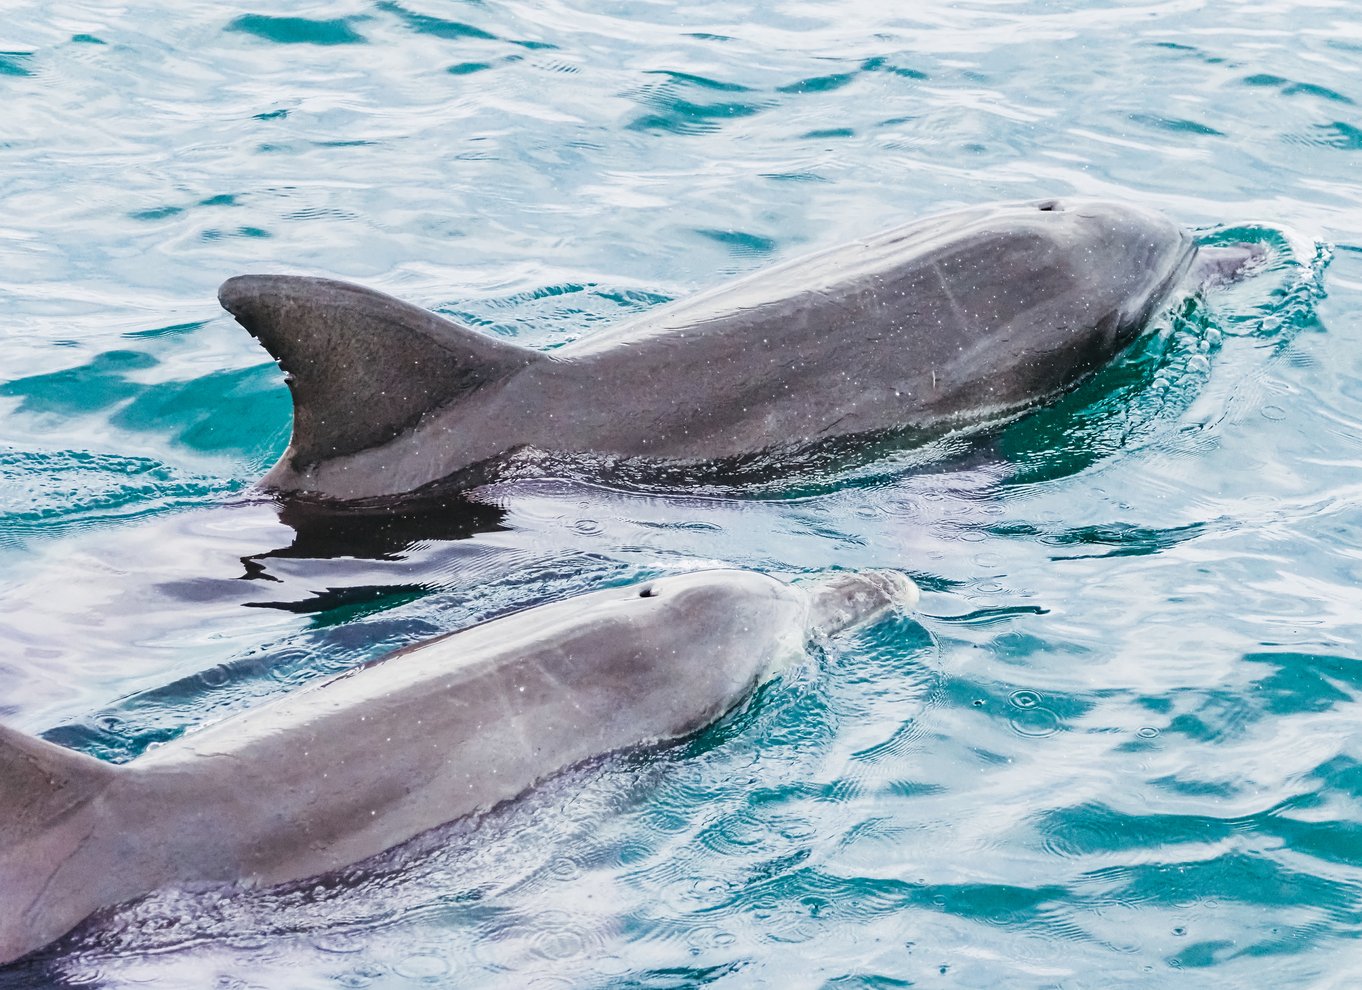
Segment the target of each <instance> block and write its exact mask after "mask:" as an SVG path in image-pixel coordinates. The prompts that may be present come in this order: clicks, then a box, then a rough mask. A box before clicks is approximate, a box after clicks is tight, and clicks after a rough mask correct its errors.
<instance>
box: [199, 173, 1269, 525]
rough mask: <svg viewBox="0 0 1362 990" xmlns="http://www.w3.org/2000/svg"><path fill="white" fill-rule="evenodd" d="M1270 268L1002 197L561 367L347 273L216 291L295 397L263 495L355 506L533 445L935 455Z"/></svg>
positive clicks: (1139, 219)
mask: <svg viewBox="0 0 1362 990" xmlns="http://www.w3.org/2000/svg"><path fill="white" fill-rule="evenodd" d="M1261 256H1262V251H1261V250H1259V249H1257V248H1255V247H1253V246H1249V245H1236V246H1229V247H1221V248H1210V249H1206V248H1202V249H1198V247H1197V245H1196V244H1195V242H1194V241H1193V240H1192V238H1191V237H1190V236H1189V235H1188V234H1187V232H1186V231H1184V230H1183V229H1182V228H1181V227H1179V226H1178V225H1177V224H1176V223H1174V222H1173V221H1172V220H1170V219H1169V218H1167V217H1166V216H1164V215H1162V214H1160V213H1157V212H1155V211H1152V210H1148V209H1145V208H1142V207H1139V206H1133V205H1127V204H1120V203H1109V202H1100V201H1092V200H1074V201H1067V200H1053V199H1052V200H1045V201H1041V202H1033V203H1010V204H990V205H984V206H977V207H972V208H969V209H965V210H959V211H956V212H953V213H946V214H942V215H939V216H935V217H929V218H926V219H922V220H916V221H913V222H911V223H908V224H905V225H903V226H900V227H896V228H893V229H891V230H887V231H884V232H882V233H880V234H877V235H875V236H873V237H869V238H865V239H862V240H859V241H857V242H855V243H854V244H851V245H846V246H844V247H838V248H831V249H828V250H824V251H820V252H818V253H816V254H811V255H808V256H806V257H803V258H799V259H795V260H793V261H789V262H787V263H785V264H782V265H777V266H775V267H773V268H770V269H767V270H765V271H759V272H757V273H755V274H753V275H750V276H747V277H745V278H741V279H738V280H737V281H734V282H731V283H729V284H727V285H723V286H720V287H718V288H716V289H713V290H711V291H708V292H704V293H701V294H699V295H697V296H695V297H693V298H690V299H684V300H681V301H678V302H674V303H670V304H668V305H664V306H659V307H657V308H656V309H653V310H650V311H648V312H646V313H643V314H641V315H640V316H638V317H636V318H633V319H630V320H627V321H625V322H623V323H621V324H619V325H617V326H615V327H612V328H610V329H607V330H605V331H602V332H600V333H595V334H592V335H591V336H589V337H584V338H581V339H579V340H576V341H574V342H572V343H570V344H568V345H566V346H564V347H560V348H556V349H554V350H553V351H551V352H541V351H536V350H533V349H530V348H526V347H521V346H518V345H516V344H513V343H510V342H507V341H504V340H499V339H494V338H492V337H490V336H487V335H485V334H482V333H479V332H477V331H474V330H470V329H468V328H466V327H463V326H460V325H458V324H457V323H454V322H452V321H450V320H446V319H444V318H442V317H440V316H437V315H435V314H433V313H431V312H428V311H427V310H424V309H422V308H420V307H418V306H413V305H410V304H408V303H405V302H402V301H400V300H398V299H395V298H393V297H391V296H388V295H385V294H383V293H381V292H377V291H374V290H372V289H367V288H364V287H362V286H358V285H352V284H349V283H345V282H338V281H332V280H329V279H322V278H311V277H305V276H297V275H240V276H237V277H235V278H231V279H228V280H227V281H226V282H225V283H223V285H222V287H221V289H220V290H219V293H218V298H219V299H220V300H221V302H222V305H223V306H224V307H225V308H226V309H227V310H228V311H229V312H231V313H232V315H233V316H235V317H236V319H237V320H238V321H239V322H240V323H241V324H242V326H244V327H245V328H246V329H247V330H248V331H249V332H250V333H252V334H253V335H254V336H255V337H256V338H257V339H259V341H260V342H261V344H262V345H264V347H265V349H266V350H268V351H269V352H270V354H271V355H272V356H273V357H274V358H275V359H276V360H277V361H278V363H279V365H280V367H281V368H283V370H284V371H285V373H286V380H287V382H288V386H289V389H290V391H291V392H292V396H293V407H294V417H293V433H292V438H291V441H290V443H289V446H288V449H287V450H286V451H285V452H284V454H283V456H282V457H281V458H280V459H279V461H278V463H276V464H275V465H274V467H273V468H272V469H271V470H270V471H269V472H268V473H267V474H266V475H265V477H264V479H263V480H262V485H263V486H264V487H265V488H267V489H271V490H274V491H277V492H282V493H290V494H306V495H311V496H317V497H321V498H324V499H331V500H338V501H356V500H366V499H369V500H372V499H382V498H385V497H391V496H405V495H408V494H409V493H412V492H417V491H420V490H423V489H425V488H427V487H428V486H431V485H435V484H439V483H442V482H443V483H445V484H447V485H450V486H452V487H453V488H454V489H456V490H457V489H458V488H460V487H464V488H466V487H470V486H472V485H474V484H478V483H482V482H483V481H486V480H488V479H489V478H490V477H495V476H496V474H497V472H498V470H499V466H500V465H504V464H505V462H506V461H507V459H508V458H510V457H511V456H512V455H514V454H515V453H516V452H518V451H539V452H543V453H545V454H547V455H549V456H550V457H563V458H567V459H572V458H577V459H586V460H588V461H589V460H591V459H593V458H594V459H596V460H600V459H605V460H607V461H610V462H624V463H630V464H639V465H641V466H642V468H643V469H644V470H645V471H646V470H648V468H649V466H653V467H656V468H659V469H663V468H667V467H669V466H670V468H671V469H674V468H675V467H677V466H683V467H693V468H694V469H695V470H702V469H703V470H709V471H713V472H717V473H718V475H719V476H720V477H722V476H723V472H724V471H726V470H729V468H728V467H727V466H728V465H733V464H742V463H748V462H750V460H751V459H752V458H753V456H754V455H755V456H760V455H763V454H764V453H765V454H769V455H770V456H769V457H768V460H769V461H770V462H771V463H770V464H769V465H767V466H768V467H770V468H771V469H772V470H773V471H775V472H776V473H777V474H778V473H779V472H780V470H781V468H782V464H783V463H786V462H785V461H782V458H784V457H785V455H787V454H789V453H791V452H798V451H799V450H801V448H803V447H808V446H812V445H815V444H819V443H827V442H829V441H843V440H851V441H855V440H856V438H857V437H862V436H883V435H894V434H902V435H904V436H910V437H914V438H930V437H931V436H933V435H941V434H942V433H945V432H947V431H948V430H951V429H955V428H958V427H960V426H961V425H964V424H970V423H977V422H980V421H983V420H985V419H987V418H989V417H995V416H999V415H1006V414H1011V413H1014V412H1017V411H1020V410H1022V409H1025V408H1027V407H1028V406H1032V405H1035V404H1036V403H1039V402H1042V401H1044V400H1046V399H1048V398H1051V397H1052V396H1055V395H1057V394H1059V393H1061V392H1063V391H1065V390H1066V389H1068V388H1071V387H1072V386H1074V385H1076V384H1077V383H1078V382H1079V381H1081V380H1082V379H1084V378H1085V377H1087V376H1088V375H1089V374H1091V373H1092V372H1093V371H1095V370H1096V369H1097V368H1098V367H1100V366H1101V365H1102V364H1103V363H1105V362H1107V361H1110V360H1111V359H1112V358H1113V357H1114V356H1115V355H1116V354H1117V353H1119V352H1120V351H1121V350H1122V349H1123V348H1124V347H1126V346H1127V345H1128V344H1130V343H1131V342H1132V341H1133V340H1134V339H1135V338H1136V337H1137V336H1138V335H1139V333H1140V332H1141V330H1142V329H1143V328H1144V327H1145V325H1146V324H1147V323H1148V321H1149V320H1150V318H1151V317H1152V316H1153V315H1154V314H1156V313H1157V312H1158V311H1159V310H1160V309H1161V308H1162V307H1164V306H1165V305H1167V304H1168V303H1169V302H1170V301H1171V300H1172V299H1173V298H1174V296H1175V295H1176V294H1177V293H1178V292H1179V291H1180V290H1182V289H1184V288H1186V287H1189V286H1190V287H1195V286H1196V285H1198V284H1203V283H1214V282H1221V281H1226V280H1228V279H1231V278H1234V277H1237V276H1238V275H1239V274H1240V273H1241V272H1244V271H1245V270H1247V269H1251V268H1252V267H1253V263H1254V262H1255V260H1256V259H1258V258H1260V257H1261ZM758 341H760V342H761V343H762V346H760V347H758V346H755V344H756V342H758ZM847 382H855V383H857V386H856V387H855V388H847V387H846V383H847ZM787 460H788V464H789V465H797V464H799V463H801V459H800V458H798V457H791V458H788V459H787Z"/></svg>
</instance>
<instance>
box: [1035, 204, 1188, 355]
mask: <svg viewBox="0 0 1362 990" xmlns="http://www.w3.org/2000/svg"><path fill="white" fill-rule="evenodd" d="M1035 209H1036V212H1037V213H1040V214H1044V215H1045V220H1043V221H1042V222H1043V223H1047V224H1048V226H1049V228H1050V232H1051V236H1052V237H1053V238H1054V239H1055V241H1056V242H1057V244H1058V245H1059V246H1060V247H1061V248H1062V249H1063V250H1064V251H1066V252H1068V254H1069V255H1070V256H1071V257H1073V258H1075V259H1076V264H1075V265H1074V266H1073V271H1072V274H1073V275H1074V276H1076V278H1077V281H1078V285H1079V286H1080V287H1081V289H1082V290H1083V291H1084V292H1085V293H1087V295H1088V298H1089V300H1090V302H1089V306H1090V307H1093V308H1095V309H1096V310H1100V311H1104V312H1103V314H1102V315H1106V316H1107V319H1109V320H1112V321H1113V326H1112V329H1113V331H1114V333H1115V336H1116V338H1117V340H1118V341H1120V342H1128V341H1129V340H1130V338H1132V337H1133V336H1134V335H1135V334H1136V333H1138V332H1139V330H1140V329H1141V328H1142V327H1143V326H1144V324H1145V323H1146V322H1147V321H1148V320H1149V318H1150V317H1151V316H1153V315H1154V312H1155V311H1156V310H1157V309H1158V308H1159V307H1160V306H1161V305H1163V303H1164V302H1166V301H1167V299H1168V297H1169V295H1170V294H1171V293H1172V291H1173V289H1174V288H1176V286H1177V285H1178V283H1179V282H1180V281H1181V280H1182V278H1183V276H1185V275H1186V274H1187V272H1188V270H1189V269H1190V268H1191V266H1192V261H1193V259H1194V258H1195V256H1196V243H1195V242H1194V241H1193V240H1192V237H1191V235H1190V234H1189V233H1188V232H1187V231H1186V230H1184V229H1183V228H1182V227H1180V226H1179V225H1178V224H1176V223H1174V222H1173V221H1172V220H1171V219H1170V218H1169V217H1167V216H1165V215H1164V214H1162V213H1159V212H1156V211H1154V210H1149V209H1145V208H1143V207H1140V206H1135V205H1133V204H1129V203H1119V202H1108V201H1103V200H1090V199H1074V200H1063V199H1050V200H1043V201H1041V202H1038V203H1036V204H1035ZM1108 314H1109V315H1108Z"/></svg>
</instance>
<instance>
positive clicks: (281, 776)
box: [0, 570, 917, 965]
mask: <svg viewBox="0 0 1362 990" xmlns="http://www.w3.org/2000/svg"><path fill="white" fill-rule="evenodd" d="M916 601H917V588H916V587H915V586H914V585H913V583H912V581H910V580H908V579H907V578H906V577H904V576H902V575H900V574H897V573H893V572H866V573H860V574H857V573H845V574H838V575H833V576H831V577H829V578H826V579H824V580H821V581H817V582H812V583H810V584H806V585H791V584H786V583H784V582H781V581H778V580H776V579H774V578H771V577H767V576H764V575H761V574H757V573H755V572H751V571H737V570H711V571H698V572H695V573H691V574H686V575H681V576H676V577H669V578H663V579H660V580H656V581H652V582H649V583H647V584H643V585H633V586H629V587H622V588H612V589H610V590H607V591H598V592H594V593H591V594H587V595H582V596H579V597H575V598H569V599H566V600H564V601H560V602H556V603H554V604H550V605H542V606H539V607H535V608H530V609H526V610H525V611H522V612H518V613H515V614H512V615H507V616H503V617H502V618H499V619H494V620H492V621H490V622H486V623H483V624H481V625H478V626H473V627H471V628H469V629H465V630H462V631H460V632H456V633H451V634H449V635H446V636H442V637H438V638H436V639H433V640H429V641H426V642H424V643H419V644H416V645H415V646H411V647H408V648H406V649H402V650H398V651H397V652H395V653H392V654H389V655H388V656H386V657H383V658H381V659H380V660H378V661H375V662H374V663H371V664H368V665H365V666H363V667H361V668H358V669H356V670H354V671H351V672H349V673H347V674H343V675H341V676H339V677H336V678H334V679H332V680H329V681H327V682H325V683H322V684H319V685H317V686H313V687H308V688H304V689H302V690H300V691H297V692H295V693H293V694H290V695H288V696H286V697H284V698H282V699H280V700H279V701H276V702H273V703H270V704H267V705H264V706H262V707H260V708H258V709H254V710H252V711H249V712H246V713H244V714H242V715H239V716H236V717H233V718H229V719H226V720H224V721H222V722H219V723H217V724H216V725H213V726H210V727H209V728H206V729H204V730H202V731H199V732H195V733H192V734H190V735H187V736H183V737H181V738H179V739H177V740H175V741H173V742H170V743H168V744H166V745H165V746H163V747H162V748H160V749H156V750H154V751H151V752H148V753H146V754H144V755H143V756H141V757H139V758H138V759H136V760H134V761H132V762H131V763H127V764H124V765H114V764H110V763H105V762H102V761H100V760H97V759H94V758H92V757H89V756H85V755H83V754H80V753H76V752H74V751H72V750H68V749H63V748H62V747H60V746H55V745H53V744H51V743H48V742H45V741H43V740H40V739H36V738H33V737H30V736H26V735H23V734H21V733H19V732H16V731H14V730H13V729H8V728H5V727H3V726H0V965H3V964H4V963H7V962H12V961H14V960H15V959H18V958H19V957H21V956H24V955H26V954H28V953H30V952H33V951H34V950H36V949H38V948H40V947H42V946H43V945H46V944H47V943H48V942H50V941H52V940H53V939H56V938H59V937H60V936H61V935H63V934H64V933H66V932H68V931H69V930H70V929H71V928H73V927H74V926H75V925H77V924H78V923H79V922H80V921H81V920H83V919H84V918H86V917H87V916H89V915H90V914H91V913H93V912H95V911H97V910H99V909H100V908H104V907H108V906H111V905H115V904H119V903H122V902H124V901H128V900H132V899H135V898H138V897H141V896H142V895H145V894H147V893H150V892H151V891H154V890H157V889H160V888H166V887H176V886H182V885H185V884H195V883H215V882H235V881H244V882H247V883H251V884H258V885H262V886H263V885H273V884H279V883H285V882H288V881H292V880H301V879H304V878H307V877H311V876H315V875H318V874H322V873H326V872H328V871H332V870H335V869H338V868H340V867H343V866H346V865H349V864H352V863H357V862H359V861H361V860H364V859H367V858H369V857H371V856H374V855H376V854H378V853H380V852H382V851H384V850H385V849H389V848H391V847H393V846H396V845H398V844H400V843H402V842H405V841H406V840H408V839H410V838H412V837H413V836H416V835H418V834H420V833H421V832H424V831H426V830H428V829H431V828H434V827H435V826H437V825H441V824H443V823H445V822H448V821H452V820H453V819H455V818H459V817H461V816H464V815H468V814H472V813H474V812H478V811H482V810H486V809H488V808H491V807H492V806H494V805H496V804H498V803H499V802H502V801H505V800H507V799H509V798H513V797H515V796H516V795H517V794H520V793H521V792H523V791H525V790H526V789H528V788H529V787H531V786H533V785H534V784H535V782H536V781H539V780H541V779H542V778H544V777H545V776H547V775H549V774H552V773H555V772H556V771H559V770H562V769H564V768H566V767H569V766H572V765H574V764H577V763H581V762H582V761H584V760H588V759H590V758H592V757H594V756H599V755H601V754H605V753H609V752H613V751H615V750H618V749H621V748H624V747H628V746H637V745H641V744H648V743H654V742H660V741H663V740H670V739H676V738H679V737H681V736H684V735H686V734H688V733H691V732H694V731H696V730H697V729H699V728H701V727H703V726H705V725H707V724H709V723H710V722H712V721H713V720H714V719H716V718H718V717H719V716H720V715H722V714H723V713H724V712H726V711H728V710H729V709H730V708H732V707H733V706H734V705H736V704H737V703H738V702H739V701H741V700H742V699H743V698H744V697H746V695H747V694H748V693H749V692H750V691H751V689H752V688H753V686H754V685H755V684H756V683H757V682H758V681H760V680H761V679H762V678H764V677H766V676H768V675H769V674H770V673H771V672H772V671H774V670H776V669H778V668H779V667H780V666H781V665H782V664H784V663H785V662H787V661H789V660H791V659H793V658H795V657H797V656H798V655H799V654H800V652H801V651H802V650H803V649H804V647H805V644H806V643H807V640H808V637H809V636H810V635H811V634H813V633H814V632H815V631H818V632H823V633H829V634H830V633H834V632H837V631H839V630H841V629H844V628H846V627H848V626H851V625H854V624H857V623H861V622H866V621H868V620H871V619H873V618H875V617H876V616H878V615H880V614H881V613H883V612H884V611H885V610H887V609H889V608H892V607H910V606H912V605H913V604H914V603H915V602H916Z"/></svg>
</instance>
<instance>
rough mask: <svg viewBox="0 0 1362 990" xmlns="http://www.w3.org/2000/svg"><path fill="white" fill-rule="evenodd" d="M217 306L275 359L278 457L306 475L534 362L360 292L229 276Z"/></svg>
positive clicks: (297, 280) (322, 283)
mask: <svg viewBox="0 0 1362 990" xmlns="http://www.w3.org/2000/svg"><path fill="white" fill-rule="evenodd" d="M218 300H219V301H220V302H221V303H222V306H223V308H224V309H226V310H227V311H228V312H230V313H231V314H232V315H233V316H235V317H236V319H237V322H239V323H240V324H241V325H242V326H243V327H245V328H246V330H247V331H249V332H250V334H251V335H252V336H254V337H255V338H256V339H257V340H259V341H260V343H261V344H262V345H263V346H264V347H265V349H266V350H267V351H269V353H270V355H271V356H272V357H273V358H274V359H275V360H276V361H278V362H279V366H280V367H281V368H283V370H284V371H285V373H286V374H287V381H288V386H289V391H290V392H291V393H292V394H293V438H292V441H291V443H290V446H289V451H288V453H287V454H286V455H285V460H286V461H288V462H290V463H291V464H292V465H293V466H294V467H295V468H298V469H306V468H308V467H311V466H315V465H317V464H320V463H321V462H323V461H325V460H329V459H332V458H337V457H345V456H348V455H351V454H356V453H359V452H360V451H363V450H367V449H369V448H371V447H378V446H381V445H383V444H385V443H388V442H389V441H391V440H393V439H394V438H395V437H397V436H398V435H400V434H401V433H403V432H404V431H406V430H408V429H411V428H412V427H414V426H416V425H417V424H418V423H419V422H420V420H421V419H422V418H423V417H424V416H426V415H427V414H428V413H431V412H432V411H434V410H436V409H438V408H441V407H445V406H449V405H452V404H454V403H457V402H459V401H460V400H461V399H464V398H466V397H467V396H469V395H471V394H472V393H474V392H477V391H479V390H481V389H483V388H486V387H488V386H490V385H492V384H494V383H496V382H498V381H501V380H503V379H504V378H506V377H508V376H510V375H511V374H513V373H515V372H516V371H519V370H521V369H523V368H525V367H527V366H529V365H530V364H532V363H534V362H535V361H537V360H542V357H541V355H539V354H538V353H537V352H535V351H532V350H529V349H527V348H524V347H519V346H517V345H515V344H509V343H506V342H503V341H499V340H495V339H493V338H491V337H488V336H486V335H485V334H481V333H477V332H475V331H473V330H469V329H468V328H466V327H463V326H460V325H459V324H457V323H454V322H452V321H450V320H447V319H444V318H443V317H441V316H437V315H436V314H434V313H431V312H429V311H427V310H425V309H422V308H421V307H419V306H413V305H411V304H410V303H405V302H402V301H401V300H400V299H394V298H393V297H392V296H389V295H386V294H385V293H382V292H376V291H374V290H373V289H367V288H364V287H363V286H359V285H352V284H350V283H348V282H339V281H334V280H331V279H324V278H309V277H304V276H297V275H238V276H237V277H235V278H230V279H228V280H227V281H226V282H224V283H223V284H222V287H221V288H220V289H219V290H218Z"/></svg>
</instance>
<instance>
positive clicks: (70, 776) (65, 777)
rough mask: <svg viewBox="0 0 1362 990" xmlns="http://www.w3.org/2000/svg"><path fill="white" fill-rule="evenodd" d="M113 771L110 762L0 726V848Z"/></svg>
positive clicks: (37, 828)
mask: <svg viewBox="0 0 1362 990" xmlns="http://www.w3.org/2000/svg"><path fill="white" fill-rule="evenodd" d="M118 772H119V770H118V768H117V767H115V766H114V765H113V764H111V763H104V762H102V761H101V760H96V759H95V758H94V757H92V756H86V755H85V754H84V753H77V752H76V751H75V750H70V749H66V748H65V747H62V746H57V745H54V744H52V743H50V742H47V741H45V740H43V739H38V738H36V737H34V736H29V735H25V734H24V733H22V732H19V731H17V730H15V729H11V728H8V727H6V726H3V725H0V849H9V848H14V847H16V846H18V844H19V843H20V842H22V841H24V840H25V839H28V838H31V837H32V836H34V835H37V834H38V833H39V832H41V831H42V830H44V829H46V828H49V827H51V826H52V825H54V824H56V823H57V822H59V821H61V820H62V819H63V818H64V817H65V816H66V815H67V814H68V813H69V812H70V811H71V810H72V809H74V808H76V807H78V806H80V805H82V804H84V803H85V802H86V801H88V800H90V799H91V798H92V797H94V796H95V795H96V794H98V793H99V792H100V791H101V790H103V789H104V787H105V786H107V785H108V783H109V782H110V781H111V780H113V778H114V777H115V775H117V773H118Z"/></svg>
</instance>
